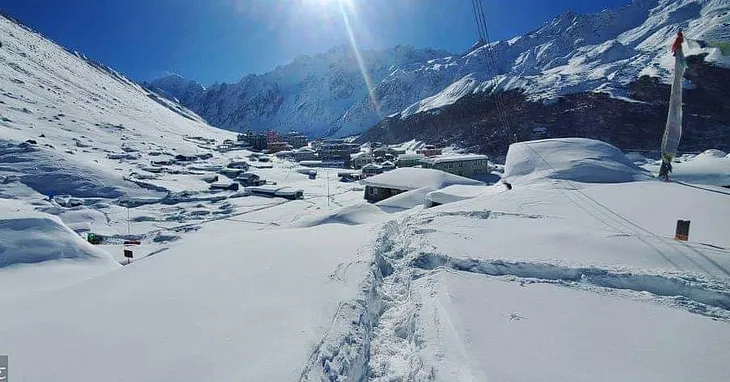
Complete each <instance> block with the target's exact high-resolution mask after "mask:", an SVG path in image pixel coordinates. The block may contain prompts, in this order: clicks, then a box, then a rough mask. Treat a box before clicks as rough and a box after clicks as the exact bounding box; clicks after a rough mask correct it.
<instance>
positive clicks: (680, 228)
mask: <svg viewBox="0 0 730 382" xmlns="http://www.w3.org/2000/svg"><path fill="white" fill-rule="evenodd" d="M674 238H675V239H677V240H682V241H687V240H689V220H677V230H676V233H675V234H674Z"/></svg>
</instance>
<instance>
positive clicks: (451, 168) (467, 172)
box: [423, 159, 489, 177]
mask: <svg viewBox="0 0 730 382" xmlns="http://www.w3.org/2000/svg"><path fill="white" fill-rule="evenodd" d="M423 167H424V168H433V169H436V170H441V171H445V172H449V173H452V174H454V175H459V176H466V177H469V176H474V175H481V174H486V173H487V172H488V171H489V162H488V161H487V159H478V160H465V161H452V162H440V163H434V164H430V163H428V162H424V163H423Z"/></svg>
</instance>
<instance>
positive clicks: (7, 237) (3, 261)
mask: <svg viewBox="0 0 730 382" xmlns="http://www.w3.org/2000/svg"><path fill="white" fill-rule="evenodd" d="M0 207H1V208H0V238H2V241H0V268H3V267H8V266H11V265H15V264H32V263H41V262H45V261H52V260H85V261H94V262H98V263H100V264H106V265H109V266H113V264H116V263H115V262H114V260H113V259H112V257H111V256H109V254H107V253H106V252H104V251H102V250H99V249H97V248H95V247H94V246H92V245H91V244H89V243H87V242H86V241H84V240H83V239H82V238H81V237H80V236H79V235H77V234H76V233H74V232H73V231H72V230H71V229H70V228H69V227H67V226H66V225H64V224H63V222H61V220H60V219H59V218H58V217H55V216H52V215H48V214H44V213H38V212H31V211H22V212H20V211H17V212H16V211H13V210H11V209H10V208H9V203H2V204H0Z"/></svg>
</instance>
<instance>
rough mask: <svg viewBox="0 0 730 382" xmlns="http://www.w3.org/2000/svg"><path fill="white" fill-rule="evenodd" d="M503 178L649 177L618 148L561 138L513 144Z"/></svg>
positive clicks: (582, 179) (513, 180)
mask: <svg viewBox="0 0 730 382" xmlns="http://www.w3.org/2000/svg"><path fill="white" fill-rule="evenodd" d="M504 179H505V180H507V181H508V182H510V183H531V182H535V181H541V180H545V179H558V180H570V181H576V182H584V183H623V182H632V181H637V180H647V179H650V176H649V173H648V172H646V171H645V170H643V169H641V168H640V167H638V166H636V165H635V164H634V163H632V162H631V160H629V159H628V158H627V157H626V156H625V155H624V154H623V153H622V152H621V150H619V149H618V148H616V147H614V146H612V145H610V144H608V143H605V142H601V141H597V140H593V139H586V138H558V139H543V140H536V141H527V142H519V143H514V144H512V145H510V147H509V151H508V152H507V159H506V162H505V172H504Z"/></svg>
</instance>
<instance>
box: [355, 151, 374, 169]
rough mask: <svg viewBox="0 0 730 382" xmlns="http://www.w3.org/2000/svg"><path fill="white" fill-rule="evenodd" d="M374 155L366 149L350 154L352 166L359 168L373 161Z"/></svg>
mask: <svg viewBox="0 0 730 382" xmlns="http://www.w3.org/2000/svg"><path fill="white" fill-rule="evenodd" d="M374 159H375V158H373V155H372V154H370V153H369V152H366V151H360V152H359V153H355V154H350V167H352V168H354V169H356V170H359V169H361V168H363V167H364V166H365V165H367V164H369V163H373V160H374Z"/></svg>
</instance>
